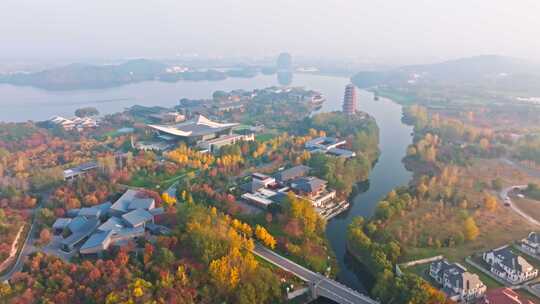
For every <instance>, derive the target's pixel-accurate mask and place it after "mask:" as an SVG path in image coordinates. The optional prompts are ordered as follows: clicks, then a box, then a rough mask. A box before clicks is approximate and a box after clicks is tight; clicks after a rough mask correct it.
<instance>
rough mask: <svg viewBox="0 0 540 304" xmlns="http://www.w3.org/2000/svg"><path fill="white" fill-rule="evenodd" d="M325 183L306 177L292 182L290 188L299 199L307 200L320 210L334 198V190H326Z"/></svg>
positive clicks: (315, 178) (312, 177) (318, 179)
mask: <svg viewBox="0 0 540 304" xmlns="http://www.w3.org/2000/svg"><path fill="white" fill-rule="evenodd" d="M327 183H328V182H327V181H325V180H322V179H320V178H317V177H314V176H308V177H300V178H297V179H295V180H293V181H292V182H291V183H290V187H291V189H292V190H293V191H294V192H295V193H296V194H297V195H298V196H299V197H302V198H305V199H308V200H309V201H310V202H311V204H312V205H313V206H314V207H316V208H320V207H322V206H323V205H324V204H325V203H326V202H328V201H331V200H333V199H334V198H335V197H336V191H335V190H328V189H327V188H326V184H327Z"/></svg>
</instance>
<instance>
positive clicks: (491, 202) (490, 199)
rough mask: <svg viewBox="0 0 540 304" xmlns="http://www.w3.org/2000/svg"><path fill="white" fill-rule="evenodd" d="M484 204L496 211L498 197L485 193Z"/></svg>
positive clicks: (490, 209)
mask: <svg viewBox="0 0 540 304" xmlns="http://www.w3.org/2000/svg"><path fill="white" fill-rule="evenodd" d="M484 206H486V209H487V210H489V211H495V210H496V209H497V198H496V197H495V196H493V195H491V194H489V193H485V194H484Z"/></svg>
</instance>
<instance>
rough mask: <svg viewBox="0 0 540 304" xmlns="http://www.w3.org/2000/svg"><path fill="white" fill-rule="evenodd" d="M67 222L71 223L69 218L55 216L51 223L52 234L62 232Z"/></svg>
mask: <svg viewBox="0 0 540 304" xmlns="http://www.w3.org/2000/svg"><path fill="white" fill-rule="evenodd" d="M69 223H71V218H57V219H56V221H54V223H53V225H52V228H53V231H54V234H62V232H64V229H66V228H67V227H68V225H69Z"/></svg>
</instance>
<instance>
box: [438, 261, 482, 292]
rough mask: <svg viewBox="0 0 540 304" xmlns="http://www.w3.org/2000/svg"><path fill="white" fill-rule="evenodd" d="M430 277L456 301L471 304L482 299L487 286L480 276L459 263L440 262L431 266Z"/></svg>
mask: <svg viewBox="0 0 540 304" xmlns="http://www.w3.org/2000/svg"><path fill="white" fill-rule="evenodd" d="M429 276H430V277H431V278H433V280H434V281H436V282H437V283H439V284H440V286H441V290H442V291H443V292H444V293H446V294H447V295H448V297H449V298H450V299H452V300H454V301H463V302H470V301H473V300H475V299H479V298H481V297H482V296H483V295H484V293H485V292H486V289H487V287H486V285H484V283H482V281H481V280H480V278H479V277H478V275H476V274H473V273H470V272H468V271H467V269H466V268H465V267H463V266H462V265H460V264H458V263H450V262H448V261H447V260H439V261H435V262H433V263H431V264H430V265H429Z"/></svg>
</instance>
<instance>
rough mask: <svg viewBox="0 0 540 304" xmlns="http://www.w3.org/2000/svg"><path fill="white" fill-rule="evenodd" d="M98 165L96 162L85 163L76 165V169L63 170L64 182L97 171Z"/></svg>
mask: <svg viewBox="0 0 540 304" xmlns="http://www.w3.org/2000/svg"><path fill="white" fill-rule="evenodd" d="M97 167H98V164H97V163H96V162H87V163H83V164H80V165H78V166H77V167H74V168H70V169H66V170H64V180H70V179H74V178H77V177H79V176H81V175H83V174H86V173H88V172H89V171H91V170H95V169H97Z"/></svg>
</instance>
